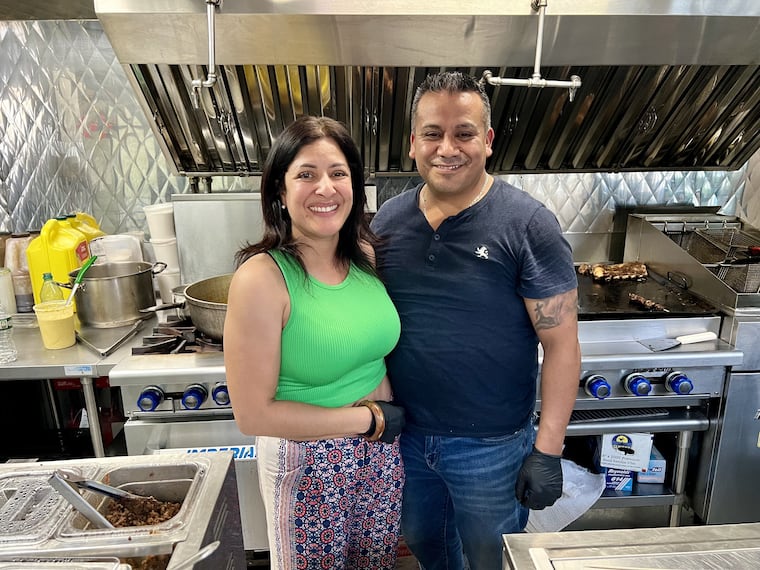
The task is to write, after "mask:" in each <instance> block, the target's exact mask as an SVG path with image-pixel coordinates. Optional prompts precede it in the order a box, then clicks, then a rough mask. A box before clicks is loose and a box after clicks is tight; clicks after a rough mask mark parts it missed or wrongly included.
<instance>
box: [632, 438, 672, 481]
mask: <svg viewBox="0 0 760 570" xmlns="http://www.w3.org/2000/svg"><path fill="white" fill-rule="evenodd" d="M666 467H667V462H666V461H665V458H664V457H663V456H662V453H660V450H659V449H657V448H656V447H655V446H654V445H653V446H652V451H651V452H650V454H649V465H648V466H647V468H646V471H642V472H641V473H638V474H637V475H636V480H637V481H638V482H639V483H660V484H663V483H665V469H666Z"/></svg>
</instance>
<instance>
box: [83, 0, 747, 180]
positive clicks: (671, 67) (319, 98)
mask: <svg viewBox="0 0 760 570" xmlns="http://www.w3.org/2000/svg"><path fill="white" fill-rule="evenodd" d="M216 2H218V3H219V4H220V5H219V6H218V7H217V8H215V9H213V10H212V11H213V12H214V15H213V19H214V20H215V22H214V26H213V30H214V32H215V42H214V57H215V60H214V59H212V60H211V61H210V54H209V40H208V38H209V33H208V26H209V24H208V20H209V19H208V17H207V7H208V6H207V3H206V2H204V1H203V0H162V1H160V2H159V1H157V0H95V12H96V14H97V16H98V18H99V19H100V21H101V22H102V25H103V28H104V30H105V32H106V34H107V36H108V38H109V40H110V41H111V44H112V46H113V49H114V51H115V53H116V56H117V57H118V59H119V61H120V62H121V63H122V65H123V66H124V68H125V70H126V71H127V75H128V77H129V78H130V81H131V82H132V84H133V87H134V88H135V91H136V93H137V94H138V98H139V99H140V101H141V104H142V105H143V108H144V110H145V112H146V114H147V115H148V117H150V118H151V119H152V120H153V123H154V128H155V130H156V133H157V135H158V138H159V141H160V142H161V144H162V145H163V147H164V151H165V153H166V154H167V156H168V157H169V158H170V160H171V161H172V162H173V164H174V165H175V167H176V170H177V172H178V173H179V174H183V175H187V176H193V177H196V176H198V177H206V176H213V175H248V174H257V173H259V172H260V171H261V168H262V165H263V161H264V159H265V157H266V154H267V152H268V150H269V148H270V146H271V141H272V140H273V139H274V138H275V137H277V135H278V134H279V133H280V132H281V130H282V129H283V127H284V126H285V125H287V124H288V123H289V122H291V121H292V120H294V119H295V118H296V117H297V116H299V115H302V114H316V115H329V116H332V117H335V118H337V119H339V120H341V121H344V122H345V123H346V124H348V125H349V127H350V129H351V131H352V133H353V135H354V137H355V139H356V141H357V142H358V143H360V146H361V148H362V151H363V155H364V159H365V164H366V170H367V172H366V174H367V176H368V177H369V176H372V175H373V174H383V175H392V174H396V173H398V174H406V175H409V174H412V173H414V172H415V169H414V164H413V162H412V161H411V159H409V157H408V151H409V129H410V127H409V117H410V108H411V101H412V96H413V94H414V89H415V87H416V86H417V85H418V84H419V83H420V81H422V79H423V78H424V77H425V76H426V75H427V74H428V73H429V72H431V71H438V70H440V69H443V68H445V69H459V70H462V71H466V72H469V73H472V74H473V75H476V76H481V75H482V74H483V72H484V71H485V70H491V71H492V72H493V74H494V75H498V76H500V77H516V78H527V77H530V75H531V72H532V71H533V68H532V66H533V64H534V57H535V53H536V29H537V26H538V19H537V17H536V12H535V11H534V10H533V9H532V6H531V3H530V0H512V1H509V2H505V1H504V0H490V1H486V0H471V1H469V2H462V1H461V0H437V1H435V2H425V1H423V2H408V0H364V1H361V0H322V1H319V0H311V1H307V0H288V1H285V0H258V1H250V0H223V1H219V0H216ZM209 3H214V0H209ZM543 38H544V39H543V45H542V50H543V56H542V57H543V61H542V64H543V66H544V67H543V69H542V73H543V75H544V77H546V78H551V79H558V80H560V79H568V78H570V76H571V75H578V76H581V77H582V79H583V84H582V86H581V87H580V88H579V89H578V91H577V93H576V94H575V98H574V101H572V102H570V101H569V100H568V91H567V90H565V89H551V88H545V89H527V88H524V87H514V86H503V85H501V86H496V87H494V86H491V85H489V86H488V87H487V91H488V92H489V95H490V96H491V100H492V104H493V117H492V120H493V127H494V129H495V131H496V139H495V142H494V155H493V156H492V157H491V159H490V161H489V163H488V169H489V171H491V172H493V173H497V174H498V173H507V172H509V173H519V172H569V171H582V172H590V171H624V170H691V169H700V170H709V169H717V170H734V169H737V168H740V167H741V166H742V165H743V164H744V163H745V162H746V161H747V159H748V158H749V157H750V156H751V155H752V154H753V153H754V152H755V151H757V150H758V148H760V3H758V2H746V0H702V1H700V2H691V1H689V0H671V1H668V2H662V1H661V0H637V1H636V2H629V1H624V0H610V1H606V2H598V1H595V0H549V1H548V6H547V8H546V16H545V24H544V33H543ZM210 64H211V65H210ZM214 64H215V65H214ZM210 70H213V71H216V75H217V81H216V82H215V83H214V84H213V86H211V87H210V88H208V89H206V88H204V89H202V90H201V96H200V97H199V101H198V103H197V105H196V104H194V100H193V88H192V82H193V80H198V79H203V78H205V77H207V75H208V73H209V71H210Z"/></svg>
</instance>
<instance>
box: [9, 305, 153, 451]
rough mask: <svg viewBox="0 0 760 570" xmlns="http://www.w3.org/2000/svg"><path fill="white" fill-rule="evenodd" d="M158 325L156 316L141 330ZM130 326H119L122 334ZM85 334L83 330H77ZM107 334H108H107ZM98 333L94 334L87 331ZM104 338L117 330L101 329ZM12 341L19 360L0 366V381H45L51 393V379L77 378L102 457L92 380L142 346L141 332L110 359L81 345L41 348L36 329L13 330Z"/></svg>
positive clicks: (21, 327)
mask: <svg viewBox="0 0 760 570" xmlns="http://www.w3.org/2000/svg"><path fill="white" fill-rule="evenodd" d="M156 322H157V319H156V317H152V319H148V320H146V321H145V325H144V326H143V330H145V329H149V328H150V327H151V326H153V325H154V324H155V323H156ZM128 328H129V327H120V329H121V330H122V331H124V332H126V330H127V329H128ZM79 330H80V332H84V329H81V328H80V329H79ZM106 331H108V332H106ZM90 332H93V334H97V332H96V331H90ZM103 333H104V335H109V334H110V335H118V331H117V330H116V329H103ZM13 340H14V341H15V343H16V349H17V350H18V357H17V359H16V361H15V362H11V363H9V364H5V365H2V366H0V382H1V381H4V380H45V381H46V383H47V389H48V390H49V391H51V390H52V388H51V385H50V379H52V378H78V379H79V382H80V383H81V385H82V392H83V394H84V400H85V410H86V411H87V417H88V418H89V419H90V422H89V423H90V438H91V439H92V448H93V452H94V454H95V457H104V456H105V450H104V448H103V437H102V434H101V432H100V422H99V421H98V420H97V418H98V406H97V403H96V401H95V390H94V388H93V378H99V377H100V376H108V374H109V372H110V371H111V369H112V368H113V367H114V366H115V365H116V364H117V363H118V362H119V361H120V360H121V359H123V358H124V357H125V356H128V355H130V354H131V353H132V347H133V346H137V345H140V344H142V340H141V335H140V333H138V334H136V335H135V336H133V337H132V338H130V339H128V340H127V341H126V342H125V343H124V344H123V345H122V346H120V347H119V348H117V349H116V350H115V351H114V352H113V353H111V354H110V355H109V356H105V357H104V356H100V355H99V354H97V353H96V352H95V351H93V350H92V349H90V348H87V347H86V346H85V345H84V344H82V343H81V342H77V343H76V344H74V346H71V347H69V348H63V349H60V350H48V349H46V348H45V347H44V346H43V345H42V336H41V335H40V329H39V328H38V327H36V326H34V327H31V326H15V327H13ZM53 415H54V417H55V419H56V423H57V424H59V425H60V419H59V418H58V417H57V411H56V410H55V409H53Z"/></svg>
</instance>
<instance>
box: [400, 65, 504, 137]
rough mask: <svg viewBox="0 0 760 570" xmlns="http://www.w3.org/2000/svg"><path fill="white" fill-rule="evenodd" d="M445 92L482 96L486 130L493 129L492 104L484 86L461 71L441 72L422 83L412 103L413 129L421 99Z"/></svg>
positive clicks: (429, 76)
mask: <svg viewBox="0 0 760 570" xmlns="http://www.w3.org/2000/svg"><path fill="white" fill-rule="evenodd" d="M443 91H445V92H447V93H467V92H470V93H477V94H478V95H479V96H480V100H481V101H483V124H484V125H485V130H486V131H487V130H488V129H490V128H491V102H490V101H489V99H488V95H487V94H486V92H485V89H483V85H481V83H480V82H479V81H478V80H477V79H475V78H474V77H472V76H471V75H466V74H464V73H462V72H460V71H441V72H440V73H436V74H433V75H428V76H427V77H426V78H425V81H423V82H422V83H420V85H419V87H417V91H416V92H415V93H414V100H413V101H412V128H414V122H415V120H416V119H417V107H418V106H419V103H420V98H421V97H422V96H423V95H424V94H425V93H431V92H432V93H440V92H443Z"/></svg>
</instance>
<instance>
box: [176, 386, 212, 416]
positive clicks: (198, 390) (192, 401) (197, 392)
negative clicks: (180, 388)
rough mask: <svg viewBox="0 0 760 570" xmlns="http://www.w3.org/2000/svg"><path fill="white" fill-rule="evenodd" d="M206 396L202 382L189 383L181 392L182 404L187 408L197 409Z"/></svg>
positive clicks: (206, 391)
mask: <svg viewBox="0 0 760 570" xmlns="http://www.w3.org/2000/svg"><path fill="white" fill-rule="evenodd" d="M207 397H208V390H206V387H205V386H204V385H203V384H190V385H189V386H188V387H187V388H185V391H184V393H183V394H182V406H183V407H184V408H185V409H187V410H197V409H198V408H200V407H201V405H202V404H203V402H205V401H206V398H207Z"/></svg>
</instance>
